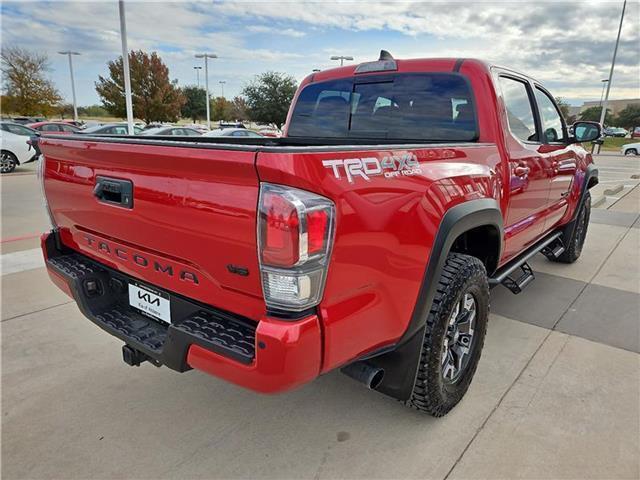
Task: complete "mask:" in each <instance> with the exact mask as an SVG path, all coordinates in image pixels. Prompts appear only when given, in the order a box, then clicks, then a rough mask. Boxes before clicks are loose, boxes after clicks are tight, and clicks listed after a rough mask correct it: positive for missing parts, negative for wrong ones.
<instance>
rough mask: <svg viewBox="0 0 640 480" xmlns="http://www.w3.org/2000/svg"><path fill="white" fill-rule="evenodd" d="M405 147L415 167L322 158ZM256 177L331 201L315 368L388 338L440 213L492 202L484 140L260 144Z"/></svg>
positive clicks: (489, 153)
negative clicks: (378, 169)
mask: <svg viewBox="0 0 640 480" xmlns="http://www.w3.org/2000/svg"><path fill="white" fill-rule="evenodd" d="M402 155H414V156H415V158H416V159H417V160H418V162H419V172H417V174H415V175H411V176H398V177H392V178H389V177H387V176H385V175H383V174H382V175H376V176H370V178H369V180H366V179H363V178H360V177H354V178H353V182H352V183H350V182H349V181H348V179H347V178H346V177H345V176H344V175H342V176H341V178H336V175H335V172H334V170H333V169H332V168H330V167H329V168H328V167H325V166H323V161H326V160H336V159H338V160H344V159H358V158H371V157H374V158H376V159H378V160H379V161H380V162H382V160H383V159H384V158H385V157H389V156H402ZM257 169H258V176H259V178H260V180H261V181H263V182H271V183H278V184H283V185H290V186H294V187H298V188H302V189H305V190H309V191H313V192H316V193H318V194H320V195H323V196H326V197H328V198H330V199H331V200H333V201H334V202H335V205H336V215H337V219H336V236H335V243H334V247H333V251H332V257H331V262H330V266H329V272H328V277H327V284H326V289H325V293H324V298H323V301H322V303H321V304H320V317H321V325H322V328H323V329H324V339H325V342H324V359H323V371H328V370H331V369H333V368H335V367H337V366H340V365H342V364H344V363H346V362H348V361H349V360H351V359H353V358H356V357H358V356H360V355H363V354H365V353H367V352H369V351H372V350H376V349H378V348H381V347H384V346H386V345H390V344H393V343H394V342H395V341H397V340H398V339H399V338H400V337H401V336H402V334H403V332H404V331H405V330H406V328H407V325H408V323H409V320H410V317H411V314H412V312H413V308H414V305H415V303H416V299H417V295H418V290H419V288H420V285H421V282H422V277H423V274H424V270H425V268H426V264H427V259H428V258H429V255H430V254H431V245H432V244H433V240H434V237H435V234H436V232H437V229H438V226H439V223H440V220H441V218H442V216H443V215H444V212H445V211H446V210H448V209H449V208H451V207H453V206H455V205H457V204H458V203H461V202H464V201H468V200H474V199H478V198H496V199H497V200H498V202H500V201H501V194H500V192H501V191H502V184H501V174H500V155H499V152H498V149H497V147H496V146H495V145H493V144H486V143H483V144H470V145H468V146H455V145H451V146H434V147H432V148H418V149H406V148H405V149H403V148H396V149H388V150H353V151H335V152H331V151H318V152H316V153H313V152H312V153H310V152H309V149H308V148H307V149H305V151H300V152H296V151H295V150H294V149H293V150H292V151H290V152H286V153H280V152H268V151H267V152H261V153H259V154H258V158H257Z"/></svg>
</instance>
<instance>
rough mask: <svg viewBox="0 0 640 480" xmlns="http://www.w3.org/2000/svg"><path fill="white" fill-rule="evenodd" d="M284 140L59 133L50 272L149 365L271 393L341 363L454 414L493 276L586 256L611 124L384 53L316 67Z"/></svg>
mask: <svg viewBox="0 0 640 480" xmlns="http://www.w3.org/2000/svg"><path fill="white" fill-rule="evenodd" d="M283 133H284V134H283V137H282V138H238V139H236V138H214V137H184V138H177V137H156V138H152V137H127V136H120V137H117V136H116V137H114V136H109V137H99V136H93V137H90V136H87V135H77V136H68V137H64V138H62V137H59V136H58V137H54V136H51V137H44V138H43V140H42V150H43V152H44V156H45V161H43V162H42V168H41V174H40V176H41V179H42V185H43V191H44V195H45V197H46V201H47V208H48V212H49V217H50V219H51V223H52V230H51V232H50V233H47V234H45V235H44V236H43V237H42V247H43V251H44V255H45V259H46V265H47V268H48V271H49V274H50V276H51V279H52V280H53V281H54V282H55V283H56V284H57V285H58V286H59V287H60V288H61V289H63V290H64V291H65V292H67V293H68V294H69V295H70V296H71V297H72V298H74V299H75V301H76V302H77V304H78V306H79V308H80V310H81V311H82V313H83V314H84V315H85V316H86V317H87V318H88V319H89V320H91V321H92V322H94V323H95V324H97V325H98V326H99V327H101V328H102V329H104V330H106V331H107V332H109V333H110V334H112V335H114V336H116V337H118V338H119V339H121V340H122V341H123V342H124V346H123V357H124V360H125V362H126V363H128V364H129V365H139V364H140V363H141V362H143V361H149V362H151V363H152V364H154V365H157V366H160V365H165V366H167V367H169V368H172V369H174V370H177V371H180V372H182V371H186V370H189V369H192V368H196V369H199V370H202V371H205V372H207V373H210V374H211V375H215V376H217V377H221V378H224V379H226V380H228V381H230V382H233V383H235V384H238V385H242V386H244V387H247V388H250V389H253V390H255V391H258V392H269V393H271V392H280V391H284V390H287V389H291V388H294V387H298V386H300V385H303V384H305V383H307V382H310V381H311V380H313V379H314V378H316V377H317V376H319V375H322V374H324V373H327V372H330V371H332V370H334V369H336V368H340V369H342V371H343V372H344V373H346V374H348V375H349V376H351V377H353V378H354V379H356V380H359V381H361V382H363V383H364V384H365V385H366V386H368V387H369V388H372V389H376V390H379V391H380V392H383V393H385V394H387V395H390V396H392V397H395V398H397V399H399V400H400V401H402V402H404V403H405V404H406V405H408V406H411V407H414V408H417V409H419V410H422V411H425V412H428V413H430V414H432V415H435V416H441V415H444V414H445V413H447V412H448V411H449V410H450V409H451V408H453V407H454V406H455V405H456V404H457V403H458V402H459V401H460V399H461V398H462V396H463V395H464V394H465V392H466V390H467V388H468V387H469V384H470V382H471V379H472V377H473V375H474V372H475V370H476V366H477V363H478V360H479V358H480V352H481V350H482V346H483V342H484V336H485V331H486V326H487V319H488V314H489V291H490V288H491V287H493V286H495V285H499V284H502V285H504V286H506V287H507V288H508V289H510V290H511V291H513V292H514V293H518V292H520V291H521V290H522V289H523V288H524V287H525V286H526V285H527V284H528V283H529V282H530V281H531V280H532V279H533V273H532V271H531V269H530V267H529V265H528V264H527V260H528V259H529V258H530V257H531V256H533V255H534V254H536V253H538V252H540V253H542V254H544V255H546V256H547V257H548V258H549V259H550V260H551V261H558V262H566V263H570V262H573V261H575V260H576V259H577V258H578V257H579V256H580V252H581V248H582V244H583V242H584V238H585V234H586V231H587V224H588V221H589V211H590V196H589V191H588V189H589V188H590V187H592V186H593V185H594V184H596V183H597V181H598V177H597V170H596V169H595V168H594V165H593V161H592V159H591V156H590V155H589V154H588V153H587V152H586V151H585V150H584V149H583V147H582V146H581V145H580V142H588V141H591V140H594V139H596V138H598V137H600V135H601V127H600V125H598V124H597V123H589V122H578V123H576V124H574V125H573V126H572V127H571V128H568V127H567V125H565V122H564V120H563V118H562V116H561V114H560V113H559V110H558V108H557V105H556V103H555V101H554V98H553V97H552V96H551V95H550V94H549V92H548V91H547V90H546V89H545V88H544V87H543V86H542V85H541V84H540V83H538V82H537V81H535V80H533V79H531V78H529V77H527V76H525V75H522V74H520V73H517V72H515V71H513V70H510V69H506V68H502V67H498V66H495V65H490V64H487V63H484V62H481V61H478V60H472V59H418V60H395V59H393V58H392V57H391V56H390V55H389V54H388V53H387V52H384V51H383V52H382V53H381V56H380V59H379V60H378V61H373V62H367V63H362V64H360V65H355V66H345V67H341V68H335V69H332V70H328V71H322V72H317V73H314V74H312V75H309V76H308V77H307V78H305V79H304V81H303V82H302V83H301V85H300V87H299V89H298V91H297V93H296V95H295V99H294V101H293V103H292V106H291V108H290V111H289V116H288V119H287V122H286V127H285V131H284V132H283Z"/></svg>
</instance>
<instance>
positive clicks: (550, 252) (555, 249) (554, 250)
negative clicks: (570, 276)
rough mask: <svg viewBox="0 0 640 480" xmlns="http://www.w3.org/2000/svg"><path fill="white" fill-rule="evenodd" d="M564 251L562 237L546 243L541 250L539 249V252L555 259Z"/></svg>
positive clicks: (550, 258)
mask: <svg viewBox="0 0 640 480" xmlns="http://www.w3.org/2000/svg"><path fill="white" fill-rule="evenodd" d="M564 251H565V248H564V243H562V239H561V238H559V239H557V240H556V241H555V242H553V243H551V244H549V245H547V246H546V247H544V248H543V249H542V250H540V253H542V254H543V255H544V256H545V257H547V258H548V259H549V260H555V259H557V258H558V257H560V255H562V254H563V253H564Z"/></svg>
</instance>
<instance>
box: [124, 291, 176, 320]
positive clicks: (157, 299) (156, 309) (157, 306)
mask: <svg viewBox="0 0 640 480" xmlns="http://www.w3.org/2000/svg"><path fill="white" fill-rule="evenodd" d="M129 305H131V306H132V307H133V308H136V309H138V310H140V311H141V312H143V313H146V314H147V315H149V316H151V317H153V318H156V319H158V320H161V321H163V322H166V323H171V302H170V301H169V295H167V294H166V293H164V292H160V291H158V290H154V289H150V288H149V287H143V286H142V285H139V284H137V283H130V284H129Z"/></svg>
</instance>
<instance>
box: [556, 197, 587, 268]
mask: <svg viewBox="0 0 640 480" xmlns="http://www.w3.org/2000/svg"><path fill="white" fill-rule="evenodd" d="M590 217H591V194H590V193H589V192H587V194H586V195H585V196H584V200H583V201H582V204H581V205H580V210H579V211H578V216H577V217H576V226H575V228H574V229H573V234H572V235H571V237H570V238H565V237H566V234H565V235H564V236H563V238H562V242H563V243H564V252H562V254H561V255H560V256H559V257H558V258H551V261H552V262H559V263H573V262H575V261H576V260H577V259H578V258H579V257H580V254H581V253H582V247H583V246H584V240H585V238H587V228H588V227H589V218H590Z"/></svg>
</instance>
